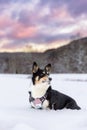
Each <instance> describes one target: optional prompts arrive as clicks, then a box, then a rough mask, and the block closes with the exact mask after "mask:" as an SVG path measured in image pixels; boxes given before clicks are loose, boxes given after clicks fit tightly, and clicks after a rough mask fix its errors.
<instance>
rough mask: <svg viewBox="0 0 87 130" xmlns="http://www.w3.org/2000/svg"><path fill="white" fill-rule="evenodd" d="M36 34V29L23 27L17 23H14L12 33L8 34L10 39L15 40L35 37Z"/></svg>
mask: <svg viewBox="0 0 87 130" xmlns="http://www.w3.org/2000/svg"><path fill="white" fill-rule="evenodd" d="M36 33H37V27H34V26H29V27H25V26H24V25H23V24H21V23H18V22H17V23H15V25H14V26H13V28H12V31H11V32H10V37H12V38H15V39H21V38H30V37H33V36H35V34H36Z"/></svg>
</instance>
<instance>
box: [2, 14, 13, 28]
mask: <svg viewBox="0 0 87 130" xmlns="http://www.w3.org/2000/svg"><path fill="white" fill-rule="evenodd" d="M12 24H13V20H12V19H11V18H10V17H8V16H6V15H2V16H0V30H1V29H6V28H7V27H9V26H12Z"/></svg>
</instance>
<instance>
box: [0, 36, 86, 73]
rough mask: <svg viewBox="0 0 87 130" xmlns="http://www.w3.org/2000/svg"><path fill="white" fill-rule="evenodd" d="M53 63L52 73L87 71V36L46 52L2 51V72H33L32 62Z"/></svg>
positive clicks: (0, 55) (0, 71)
mask: <svg viewBox="0 0 87 130" xmlns="http://www.w3.org/2000/svg"><path fill="white" fill-rule="evenodd" d="M33 61H37V63H38V64H39V65H40V66H44V65H45V64H48V63H51V64H52V73H87V38H82V39H79V40H74V41H72V42H71V43H69V44H68V45H66V46H63V47H60V48H57V49H51V50H48V51H46V52H44V53H0V73H25V74H27V73H31V68H32V63H33Z"/></svg>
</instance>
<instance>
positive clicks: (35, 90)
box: [31, 82, 49, 98]
mask: <svg viewBox="0 0 87 130" xmlns="http://www.w3.org/2000/svg"><path fill="white" fill-rule="evenodd" d="M48 88H49V84H48V83H47V82H46V83H41V84H38V85H32V86H31V93H32V97H33V98H41V97H42V96H44V95H45V93H46V91H47V89H48Z"/></svg>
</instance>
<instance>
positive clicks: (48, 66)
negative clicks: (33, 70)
mask: <svg viewBox="0 0 87 130" xmlns="http://www.w3.org/2000/svg"><path fill="white" fill-rule="evenodd" d="M45 72H46V73H47V74H50V72H51V64H48V65H46V66H45Z"/></svg>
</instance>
